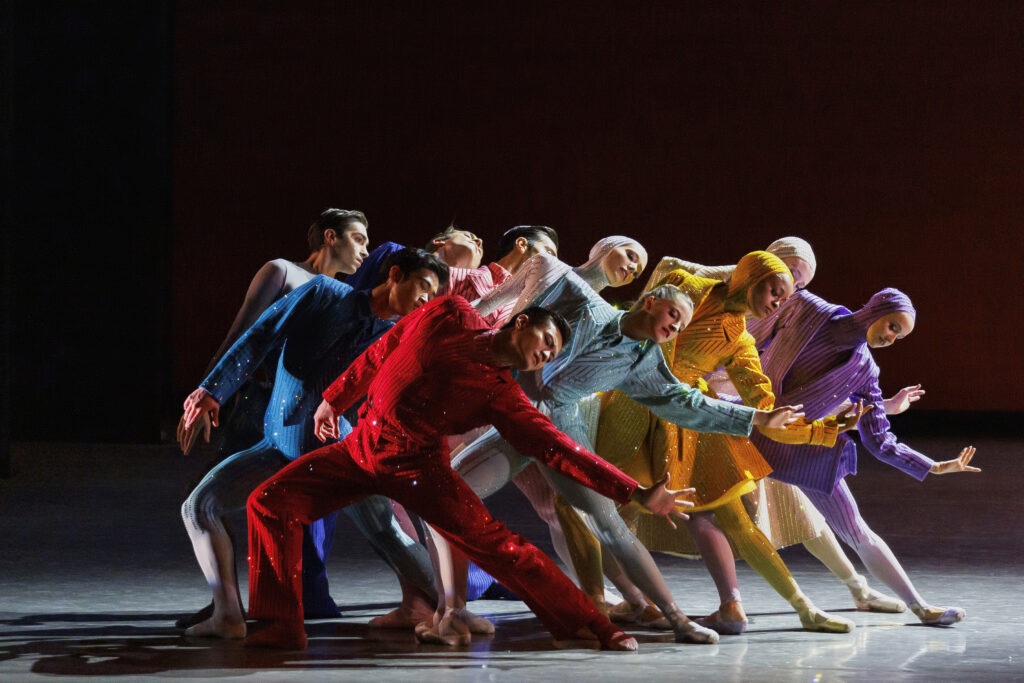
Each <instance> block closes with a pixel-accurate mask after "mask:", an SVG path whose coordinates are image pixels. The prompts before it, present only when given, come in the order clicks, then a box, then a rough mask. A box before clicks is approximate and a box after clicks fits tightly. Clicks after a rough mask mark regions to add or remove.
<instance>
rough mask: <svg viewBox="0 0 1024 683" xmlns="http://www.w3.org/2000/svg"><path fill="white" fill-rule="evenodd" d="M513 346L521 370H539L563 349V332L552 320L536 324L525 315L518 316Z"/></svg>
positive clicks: (512, 341)
mask: <svg viewBox="0 0 1024 683" xmlns="http://www.w3.org/2000/svg"><path fill="white" fill-rule="evenodd" d="M511 346H512V348H513V350H514V351H515V355H516V356H517V361H516V362H514V363H513V365H514V367H516V368H518V369H519V370H523V371H529V370H539V369H540V368H542V367H544V365H545V364H546V363H547V362H549V361H550V360H552V359H553V358H554V357H555V356H557V355H558V352H559V351H561V350H562V334H561V333H560V332H559V331H558V327H557V326H556V325H555V323H553V322H551V321H550V320H548V321H546V322H543V323H539V324H537V325H534V324H532V323H530V319H529V318H527V317H526V316H525V315H521V316H519V317H518V318H516V322H515V325H514V327H513V331H512V340H511Z"/></svg>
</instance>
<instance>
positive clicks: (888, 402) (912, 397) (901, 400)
mask: <svg viewBox="0 0 1024 683" xmlns="http://www.w3.org/2000/svg"><path fill="white" fill-rule="evenodd" d="M922 396H924V389H922V388H921V385H920V384H915V385H914V386H912V387H903V388H902V389H900V390H899V391H897V392H896V393H895V394H893V396H892V398H887V399H885V400H884V401H883V402H882V405H884V406H885V414H886V415H899V414H900V413H902V412H906V410H907V409H908V408H910V404H911V403H915V402H917V401H920V400H921V397H922Z"/></svg>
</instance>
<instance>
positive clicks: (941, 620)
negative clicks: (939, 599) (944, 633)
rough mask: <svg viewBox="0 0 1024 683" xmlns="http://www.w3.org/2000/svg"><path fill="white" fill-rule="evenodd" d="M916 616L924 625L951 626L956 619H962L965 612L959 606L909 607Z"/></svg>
mask: <svg viewBox="0 0 1024 683" xmlns="http://www.w3.org/2000/svg"><path fill="white" fill-rule="evenodd" d="M911 609H912V610H913V612H914V614H916V615H917V618H918V619H920V620H921V623H922V624H924V625H925V626H952V625H953V624H955V623H957V622H958V621H963V620H964V618H965V617H966V616H967V612H965V611H964V610H962V609H960V608H959V607H931V606H928V607H921V606H920V605H917V606H914V607H911Z"/></svg>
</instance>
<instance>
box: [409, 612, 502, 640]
mask: <svg viewBox="0 0 1024 683" xmlns="http://www.w3.org/2000/svg"><path fill="white" fill-rule="evenodd" d="M493 633H494V624H492V623H491V622H490V621H488V620H487V619H485V618H483V617H481V616H478V615H476V614H473V613H472V612H470V611H469V610H468V609H466V608H464V607H463V608H461V609H455V608H449V609H447V610H445V613H444V615H443V616H442V617H441V618H440V619H438V618H437V615H436V614H435V615H434V618H433V621H424V622H422V623H420V624H417V625H416V638H417V640H419V641H420V642H421V643H433V644H436V645H469V643H470V641H471V640H472V634H477V635H491V634H493Z"/></svg>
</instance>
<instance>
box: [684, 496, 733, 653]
mask: <svg viewBox="0 0 1024 683" xmlns="http://www.w3.org/2000/svg"><path fill="white" fill-rule="evenodd" d="M683 524H685V525H686V529H687V531H689V532H690V536H692V537H693V542H694V545H696V546H697V551H698V552H699V553H700V557H701V560H703V561H704V566H705V567H707V570H708V573H710V574H711V579H712V580H713V581H714V582H715V588H717V589H718V600H719V605H718V609H717V610H716V611H715V612H714V613H712V614H710V615H708V616H707V617H704V618H703V619H700V620H699V621H700V623H702V624H704V625H705V626H708V627H710V628H713V629H715V630H716V631H718V632H719V633H725V634H728V635H737V634H740V633H743V632H744V631H746V630H747V615H746V613H745V612H744V611H743V604H742V602H741V598H740V586H739V581H738V579H737V578H736V559H735V558H734V557H733V554H732V546H730V545H729V539H728V538H727V537H726V535H725V533H724V532H723V531H722V530H721V529H719V528H718V526H716V525H715V520H714V514H713V513H711V512H696V513H691V514H690V519H689V520H688V521H686V522H683Z"/></svg>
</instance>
